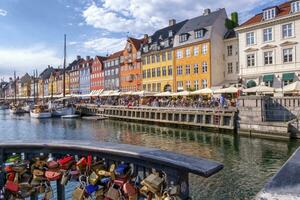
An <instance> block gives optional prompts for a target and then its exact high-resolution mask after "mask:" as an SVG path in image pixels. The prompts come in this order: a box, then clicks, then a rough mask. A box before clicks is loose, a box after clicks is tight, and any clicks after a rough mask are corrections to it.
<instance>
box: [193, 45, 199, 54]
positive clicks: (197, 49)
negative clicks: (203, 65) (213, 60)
mask: <svg viewBox="0 0 300 200" xmlns="http://www.w3.org/2000/svg"><path fill="white" fill-rule="evenodd" d="M198 55H199V47H194V56H198Z"/></svg>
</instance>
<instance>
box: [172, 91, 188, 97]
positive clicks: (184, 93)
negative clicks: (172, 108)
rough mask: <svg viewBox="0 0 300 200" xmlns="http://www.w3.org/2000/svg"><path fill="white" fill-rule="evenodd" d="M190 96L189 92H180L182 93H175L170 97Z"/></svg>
mask: <svg viewBox="0 0 300 200" xmlns="http://www.w3.org/2000/svg"><path fill="white" fill-rule="evenodd" d="M190 94H191V92H189V91H182V92H176V93H174V94H172V96H189V95H190Z"/></svg>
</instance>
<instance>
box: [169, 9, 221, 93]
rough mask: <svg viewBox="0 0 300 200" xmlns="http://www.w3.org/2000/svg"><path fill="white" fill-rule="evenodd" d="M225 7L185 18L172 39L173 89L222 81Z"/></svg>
mask: <svg viewBox="0 0 300 200" xmlns="http://www.w3.org/2000/svg"><path fill="white" fill-rule="evenodd" d="M226 18H227V14H226V11H225V9H219V10H217V11H214V12H210V10H209V9H206V10H205V11H204V13H203V15H201V16H199V17H195V18H193V19H190V20H188V22H186V23H185V24H184V26H183V27H182V28H181V29H180V30H179V31H178V32H177V34H176V35H175V38H174V54H175V65H174V66H175V69H174V70H175V71H174V74H175V78H174V81H175V82H176V83H175V90H176V91H182V90H198V89H201V88H206V87H217V86H220V85H221V84H222V83H223V82H224V80H225V71H224V70H225V68H224V67H225V62H224V51H223V49H224V42H223V38H224V35H225V33H226V32H227V29H226V27H225V20H226Z"/></svg>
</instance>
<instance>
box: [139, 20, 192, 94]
mask: <svg viewBox="0 0 300 200" xmlns="http://www.w3.org/2000/svg"><path fill="white" fill-rule="evenodd" d="M186 22H187V20H185V21H182V22H180V23H176V21H175V20H174V19H172V20H170V21H169V26H168V27H165V28H163V29H160V30H158V31H156V32H155V33H154V34H153V35H152V36H150V37H148V35H145V36H144V40H143V41H144V42H143V44H142V49H141V51H142V76H143V82H142V83H143V90H145V91H153V92H163V91H174V82H173V80H174V64H175V60H174V51H173V44H174V37H175V34H176V33H177V32H178V31H179V30H180V29H181V28H182V26H183V25H184V24H185V23H186Z"/></svg>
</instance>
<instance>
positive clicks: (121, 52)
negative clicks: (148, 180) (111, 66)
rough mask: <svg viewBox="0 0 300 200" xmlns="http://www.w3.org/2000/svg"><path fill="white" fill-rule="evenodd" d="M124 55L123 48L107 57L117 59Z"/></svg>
mask: <svg viewBox="0 0 300 200" xmlns="http://www.w3.org/2000/svg"><path fill="white" fill-rule="evenodd" d="M122 55H123V50H122V51H118V52H115V53H113V54H111V55H109V56H108V57H107V60H111V59H115V58H118V57H121V56H122Z"/></svg>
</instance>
